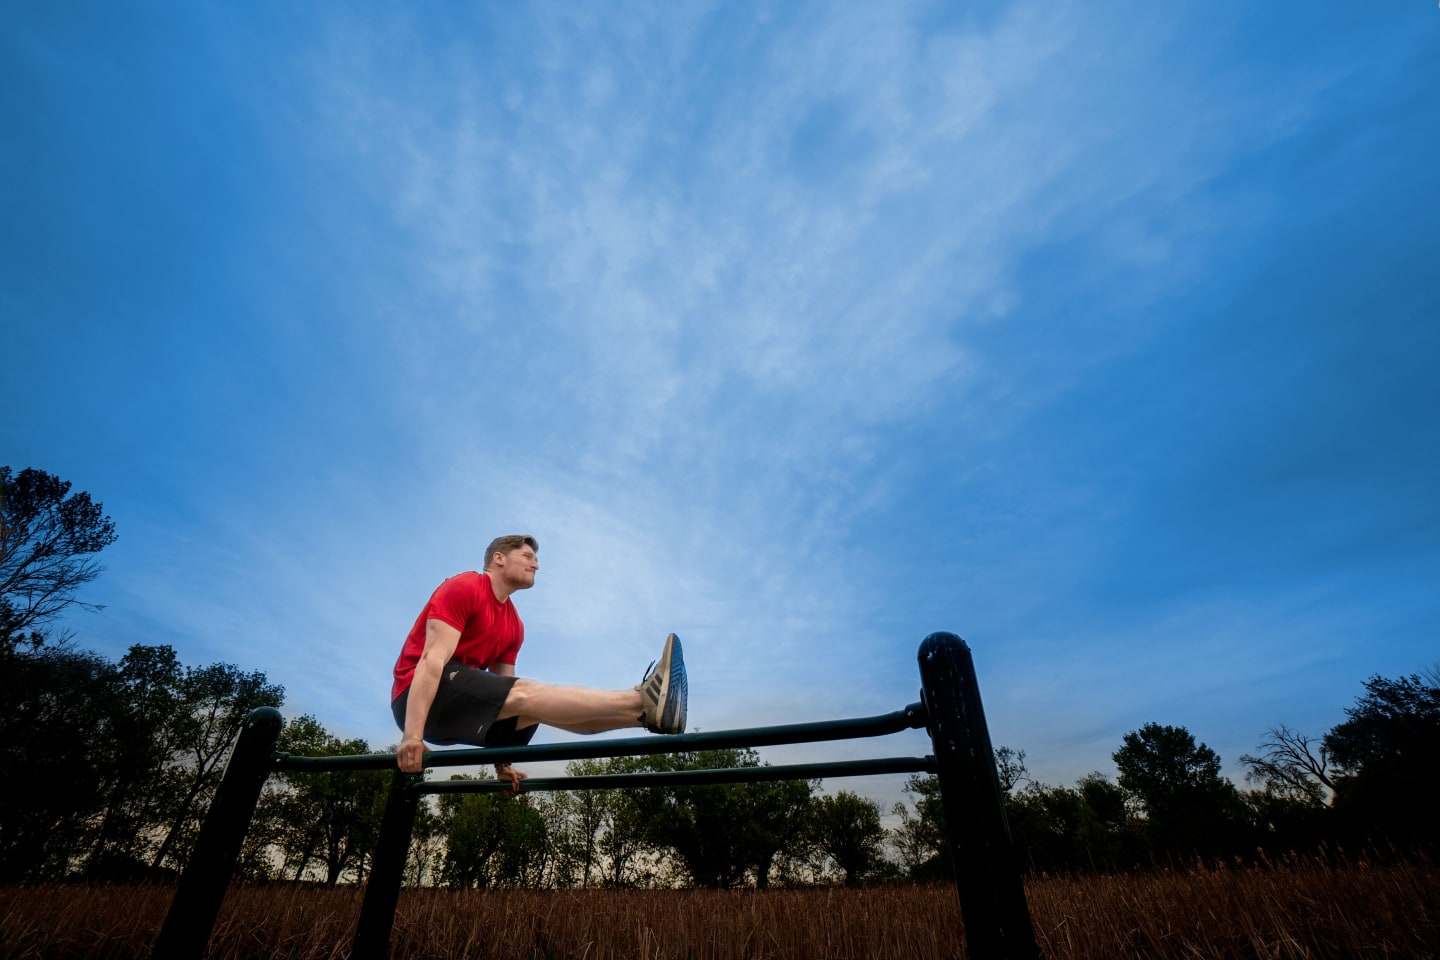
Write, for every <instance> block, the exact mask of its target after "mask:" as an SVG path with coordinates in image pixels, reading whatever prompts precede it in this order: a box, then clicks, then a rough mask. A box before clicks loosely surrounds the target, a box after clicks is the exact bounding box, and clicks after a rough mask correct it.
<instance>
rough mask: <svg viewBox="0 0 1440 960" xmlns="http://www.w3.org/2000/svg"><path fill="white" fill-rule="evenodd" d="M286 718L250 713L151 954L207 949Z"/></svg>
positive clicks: (182, 956) (164, 956)
mask: <svg viewBox="0 0 1440 960" xmlns="http://www.w3.org/2000/svg"><path fill="white" fill-rule="evenodd" d="M284 723H285V722H284V721H283V720H282V719H281V718H280V711H279V710H276V709H275V708H274V707H258V708H257V709H255V710H252V711H250V715H249V716H248V717H246V718H245V726H244V727H243V728H242V729H241V730H240V736H239V737H238V738H237V739H236V741H235V747H234V749H233V750H231V751H230V759H229V761H228V762H227V763H226V765H225V775H224V777H223V778H221V780H220V786H219V787H217V788H216V790H215V799H214V800H213V801H211V803H210V810H209V812H208V813H207V814H206V815H205V823H204V825H203V826H201V828H200V836H199V837H197V838H196V840H195V849H194V850H193V851H192V852H191V854H190V862H189V863H188V864H187V865H186V867H185V872H184V873H183V874H182V875H181V877H180V883H179V886H177V887H176V889H175V899H174V900H172V901H170V912H169V913H168V914H166V915H165V925H164V926H162V927H161V928H160V936H159V937H157V938H156V940H155V949H154V951H153V952H152V953H151V954H150V957H151V960H193V958H195V957H200V956H203V955H204V953H205V946H206V944H207V943H209V942H210V934H211V932H212V931H213V930H214V929H215V918H216V917H217V916H219V914H220V903H221V901H223V900H224V899H225V890H226V888H227V887H229V885H230V876H231V874H233V873H234V872H235V861H236V860H237V859H238V858H239V856H240V848H241V846H243V845H244V843H245V831H246V830H248V829H249V828H250V821H251V819H252V818H253V817H254V816H255V806H256V804H257V803H259V802H260V790H261V789H262V788H263V787H264V786H265V778H266V777H268V776H269V775H270V757H271V754H272V752H273V751H274V750H275V744H276V742H277V741H278V740H279V739H280V730H281V728H282V727H283V726H284Z"/></svg>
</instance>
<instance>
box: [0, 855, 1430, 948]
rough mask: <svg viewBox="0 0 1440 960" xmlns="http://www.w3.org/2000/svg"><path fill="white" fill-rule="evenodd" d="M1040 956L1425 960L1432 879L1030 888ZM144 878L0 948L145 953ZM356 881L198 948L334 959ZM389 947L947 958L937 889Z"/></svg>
mask: <svg viewBox="0 0 1440 960" xmlns="http://www.w3.org/2000/svg"><path fill="white" fill-rule="evenodd" d="M1027 890H1028V895H1029V899H1030V906H1031V911H1032V913H1033V915H1034V920H1035V929H1036V933H1037V935H1038V937H1039V939H1040V942H1041V947H1042V949H1043V950H1044V952H1045V955H1046V956H1047V957H1049V958H1051V960H1062V958H1105V960H1109V958H1123V957H1145V958H1152V957H1153V958H1192V957H1194V958H1200V957H1205V958H1241V957H1243V958H1302V957H1303V958H1332V957H1333V958H1351V957H1355V958H1365V957H1395V958H1407V960H1408V958H1432V960H1433V958H1440V871H1437V869H1436V868H1435V867H1434V866H1433V865H1381V864H1372V863H1367V862H1359V863H1351V864H1346V865H1342V866H1336V865H1332V864H1327V863H1325V862H1323V861H1319V860H1313V861H1311V860H1305V861H1292V862H1288V863H1284V864H1277V865H1273V866H1260V867H1243V868H1242V867H1236V868H1233V869H1201V868H1197V869H1195V870H1191V871H1186V872H1178V871H1175V872H1161V873H1145V874H1129V875H1124V876H1114V877H1081V878H1064V877H1061V878H1054V877H1052V878H1044V879H1039V880H1034V881H1032V882H1031V883H1030V884H1029V885H1028V887H1027ZM170 896H171V892H170V890H168V889H164V888H157V887H85V886H52V887H42V888H7V889H0V958H3V960H20V958H26V960H29V958H37V960H38V958H46V960H52V958H53V960H111V958H115V960H122V958H139V957H143V956H144V953H145V951H146V949H147V948H148V945H149V943H150V942H151V940H152V939H153V936H154V933H155V931H156V930H157V929H158V927H159V925H160V923H161V921H162V920H163V918H164V915H165V911H166V910H167V908H168V907H169V903H170ZM360 897H361V893H360V891H359V890H358V889H355V888H353V887H350V888H339V889H334V890H323V889H313V888H305V889H295V888H289V887H248V888H239V889H236V890H232V891H231V893H230V895H229V896H228V897H227V898H226V901H225V906H224V909H223V910H222V912H221V917H220V923H219V925H218V926H217V927H216V931H215V937H214V939H213V940H212V947H211V951H210V954H209V956H210V957H211V958H214V960H241V958H246V960H248V958H259V957H266V958H269V957H283V958H295V960H302V958H303V960H332V958H333V960H343V958H345V957H347V956H348V954H349V948H350V938H351V935H352V931H353V929H354V923H355V918H356V916H357V914H358V912H359V908H360ZM394 947H395V951H394V956H396V957H400V958H405V960H421V958H432V957H433V958H445V960H451V958H461V957H464V958H477V960H478V958H490V957H496V958H499V957H506V958H509V957H515V958H544V957H566V958H583V960H610V958H617V960H618V958H622V957H623V958H632V957H636V958H697V960H698V958H704V960H729V958H734V960H758V958H777V960H778V958H797V960H798V958H807V960H808V958H822V957H823V958H868V957H897V958H898V957H904V958H928V957H935V958H940V957H963V956H964V954H965V952H964V947H963V932H962V929H961V925H960V909H959V903H958V901H957V898H956V895H955V892H954V890H953V889H952V888H950V887H944V886H937V887H886V888H878V889H872V890H774V891H767V892H763V893H756V892H753V891H733V892H714V891H658V890H631V891H607V890H588V891H581V890H562V891H496V892H487V891H476V892H468V893H452V892H449V891H443V890H417V891H408V892H406V893H404V894H403V895H402V896H401V899H400V909H399V912H398V914H397V917H396V923H395V939H394Z"/></svg>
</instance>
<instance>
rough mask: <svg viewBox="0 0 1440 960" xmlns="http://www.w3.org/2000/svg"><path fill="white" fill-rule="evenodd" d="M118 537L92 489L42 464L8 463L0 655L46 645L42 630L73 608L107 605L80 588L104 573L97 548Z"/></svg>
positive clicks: (1, 512) (2, 499) (1, 492)
mask: <svg viewBox="0 0 1440 960" xmlns="http://www.w3.org/2000/svg"><path fill="white" fill-rule="evenodd" d="M114 542H115V524H114V523H112V522H111V520H110V518H109V517H107V516H105V515H104V511H103V507H102V505H101V504H98V503H95V502H93V501H91V499H90V494H88V493H83V492H82V493H75V494H71V493H70V484H69V483H68V482H66V481H64V480H61V479H60V478H59V477H57V476H54V475H53V474H49V473H45V472H44V471H42V470H30V469H26V470H21V471H20V472H19V473H18V474H17V473H13V472H12V471H11V469H10V468H9V467H0V655H3V654H8V653H10V652H13V651H14V650H15V649H16V648H17V646H20V645H29V646H31V647H32V648H33V647H38V646H39V645H40V644H41V643H42V642H43V641H44V633H43V632H42V631H41V630H39V629H37V628H40V627H43V626H44V625H45V624H47V623H49V622H51V621H52V620H54V619H55V618H56V617H58V616H59V615H60V614H61V612H63V611H64V610H65V608H67V607H69V606H72V605H73V606H77V607H80V608H82V609H87V610H98V609H100V608H99V607H98V606H97V605H96V604H91V603H85V602H82V601H81V600H79V599H78V598H77V597H76V596H75V591H76V590H77V589H78V588H79V587H81V586H83V585H84V584H86V583H89V582H90V581H91V580H94V579H95V578H96V577H97V576H99V575H100V571H101V569H102V568H101V567H100V565H99V563H98V562H97V561H96V559H95V554H98V553H99V552H100V551H101V550H103V549H105V548H106V547H107V546H109V545H110V544H112V543H114Z"/></svg>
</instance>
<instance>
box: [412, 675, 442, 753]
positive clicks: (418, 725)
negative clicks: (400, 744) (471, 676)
mask: <svg viewBox="0 0 1440 960" xmlns="http://www.w3.org/2000/svg"><path fill="white" fill-rule="evenodd" d="M442 669H443V668H442V667H440V666H438V665H431V663H430V662H429V661H428V660H425V659H423V658H422V659H421V660H420V662H419V663H417V664H415V676H414V678H413V679H412V680H411V681H410V697H409V699H407V700H406V701H405V734H404V736H405V739H407V740H422V739H424V737H425V720H426V718H427V717H429V716H430V705H431V704H433V703H434V702H435V691H436V690H438V689H440V672H441V670H442Z"/></svg>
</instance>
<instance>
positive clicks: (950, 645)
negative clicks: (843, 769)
mask: <svg viewBox="0 0 1440 960" xmlns="http://www.w3.org/2000/svg"><path fill="white" fill-rule="evenodd" d="M919 659H920V685H921V695H922V696H923V697H924V703H925V709H926V712H927V713H928V715H929V718H930V723H929V728H930V739H931V742H932V743H933V744H934V746H935V761H936V765H937V766H938V768H939V769H938V773H939V776H940V799H941V804H942V806H943V807H944V810H945V825H946V832H947V833H948V836H947V837H946V840H947V843H948V844H949V847H950V851H949V852H950V857H951V862H952V863H953V864H954V866H955V887H956V889H957V890H958V892H959V894H960V913H961V916H962V917H963V918H964V921H965V944H966V947H967V954H968V955H969V956H971V957H975V958H977V960H978V958H984V960H989V958H998V960H1038V958H1039V956H1040V948H1039V947H1038V946H1037V945H1036V943H1035V931H1034V928H1033V927H1032V925H1031V922H1030V910H1029V908H1028V907H1027V906H1026V903H1025V888H1024V886H1023V885H1022V884H1021V881H1020V868H1019V865H1018V864H1017V863H1016V862H1015V856H1014V851H1013V849H1012V846H1011V842H1010V827H1009V824H1008V823H1007V822H1006V819H1005V804H1004V799H1003V794H1002V792H1001V790H1000V777H999V775H998V774H997V773H996V770H995V753H994V751H993V750H992V749H991V746H990V731H989V729H988V728H987V727H986V724H985V710H984V708H983V706H982V705H981V703H980V688H979V685H978V684H977V683H976V682H975V663H974V660H973V659H972V658H971V656H970V648H969V647H967V646H966V645H965V641H964V640H961V639H960V638H959V637H957V636H956V635H955V634H953V633H932V634H931V635H930V636H928V637H926V638H925V641H924V642H923V643H921V644H920V654H919Z"/></svg>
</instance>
